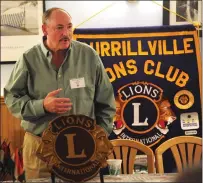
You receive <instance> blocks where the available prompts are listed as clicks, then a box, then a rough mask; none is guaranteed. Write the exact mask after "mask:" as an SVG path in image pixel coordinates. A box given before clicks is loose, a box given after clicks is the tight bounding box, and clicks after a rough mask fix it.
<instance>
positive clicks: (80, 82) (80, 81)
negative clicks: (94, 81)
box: [70, 77, 85, 89]
mask: <svg viewBox="0 0 203 183" xmlns="http://www.w3.org/2000/svg"><path fill="white" fill-rule="evenodd" d="M70 87H71V89H74V88H84V87H85V79H84V77H83V78H77V79H71V80H70Z"/></svg>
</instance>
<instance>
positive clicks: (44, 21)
mask: <svg viewBox="0 0 203 183" xmlns="http://www.w3.org/2000/svg"><path fill="white" fill-rule="evenodd" d="M55 10H60V11H64V12H65V13H67V14H68V15H69V16H70V14H69V13H68V12H67V11H66V10H64V9H62V8H57V7H53V8H50V9H48V10H46V11H45V12H44V13H43V16H42V23H43V24H46V23H47V20H48V19H49V18H50V16H51V14H52V12H53V11H55ZM70 17H71V16H70Z"/></svg>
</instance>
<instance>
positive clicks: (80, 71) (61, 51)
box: [4, 8, 115, 179]
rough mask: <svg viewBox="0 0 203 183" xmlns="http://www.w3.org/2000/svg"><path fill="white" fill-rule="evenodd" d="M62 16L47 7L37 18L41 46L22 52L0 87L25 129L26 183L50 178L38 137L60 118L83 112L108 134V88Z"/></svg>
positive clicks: (97, 63) (90, 52)
mask: <svg viewBox="0 0 203 183" xmlns="http://www.w3.org/2000/svg"><path fill="white" fill-rule="evenodd" d="M72 27H73V25H72V22H71V16H70V15H69V13H68V12H66V11H65V10H63V9H61V8H51V9H49V10H47V11H46V12H45V13H44V15H43V25H42V30H43V33H44V37H43V41H42V43H41V44H38V45H35V46H33V47H32V48H30V49H29V50H27V51H26V52H25V53H23V54H22V56H21V57H20V59H19V61H18V62H16V65H15V67H14V69H13V71H12V73H11V76H10V78H9V81H8V83H7V85H6V86H5V88H4V97H5V103H6V104H7V107H8V109H9V110H10V111H11V113H12V114H13V115H14V116H15V117H17V118H20V119H21V120H22V122H21V126H22V127H23V128H24V130H25V131H26V133H25V137H24V144H23V160H24V167H25V171H26V179H33V178H40V177H47V176H50V175H49V174H47V169H46V165H45V163H44V162H42V161H41V160H40V159H38V158H37V157H36V150H37V148H38V147H39V144H40V142H41V135H42V133H43V131H44V130H45V129H46V128H47V126H48V123H49V122H50V121H51V120H53V119H54V118H56V117H58V116H60V115H70V114H83V115H86V116H89V117H91V118H93V119H96V122H97V124H98V125H100V126H101V127H102V128H103V129H104V130H105V131H106V133H108V134H109V133H110V132H111V131H112V126H113V125H112V121H113V116H114V115H115V99H114V92H113V88H112V85H111V83H110V81H109V78H108V75H107V74H106V72H105V69H104V66H103V64H102V62H101V59H100V58H99V56H98V54H97V53H96V51H95V50H94V49H92V48H91V47H90V46H88V45H87V44H84V43H80V42H78V41H74V40H72Z"/></svg>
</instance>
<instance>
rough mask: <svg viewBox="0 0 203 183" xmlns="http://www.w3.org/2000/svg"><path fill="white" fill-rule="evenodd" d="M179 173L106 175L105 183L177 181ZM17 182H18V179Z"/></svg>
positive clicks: (95, 180) (36, 182)
mask: <svg viewBox="0 0 203 183" xmlns="http://www.w3.org/2000/svg"><path fill="white" fill-rule="evenodd" d="M177 175H178V174H177V173H168V174H158V173H157V174H140V173H136V174H121V175H117V176H110V175H104V183H105V182H175V179H176V177H177ZM27 182H29V183H30V182H32V183H40V182H46V183H51V179H50V178H41V179H35V180H29V181H27ZM55 182H56V183H63V182H64V181H63V180H60V179H58V178H56V181H55ZM90 182H100V178H99V175H98V176H96V177H94V178H93V179H91V180H89V181H87V183H90ZM5 183H13V182H12V181H5ZM16 183H18V182H17V181H16Z"/></svg>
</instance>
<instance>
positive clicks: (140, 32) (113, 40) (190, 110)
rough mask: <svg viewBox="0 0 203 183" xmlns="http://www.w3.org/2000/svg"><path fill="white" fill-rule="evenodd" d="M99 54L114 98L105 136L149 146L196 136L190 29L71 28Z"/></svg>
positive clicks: (194, 42)
mask: <svg viewBox="0 0 203 183" xmlns="http://www.w3.org/2000/svg"><path fill="white" fill-rule="evenodd" d="M74 38H75V39H76V40H78V41H81V42H85V43H87V44H88V45H90V46H91V47H93V48H94V49H95V50H96V51H97V52H98V54H99V55H100V57H101V59H102V62H103V64H104V67H105V69H106V72H107V74H108V76H109V79H110V81H111V83H112V85H113V87H114V92H115V96H116V107H117V111H116V116H115V118H114V129H113V132H112V134H111V136H110V138H122V139H132V140H136V141H140V142H142V143H144V144H145V145H147V146H149V147H155V145H158V144H160V143H161V142H163V141H165V140H167V139H169V138H172V137H175V136H181V135H196V136H202V133H201V125H202V116H201V115H202V113H201V98H200V96H201V95H200V93H201V91H200V89H201V87H200V85H201V82H202V81H201V67H200V63H201V60H200V59H201V58H200V52H199V51H200V50H199V44H198V37H197V33H196V30H195V27H193V26H192V25H184V26H182V25H181V26H161V27H142V28H111V29H109V28H108V29H76V30H75V32H74Z"/></svg>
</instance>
